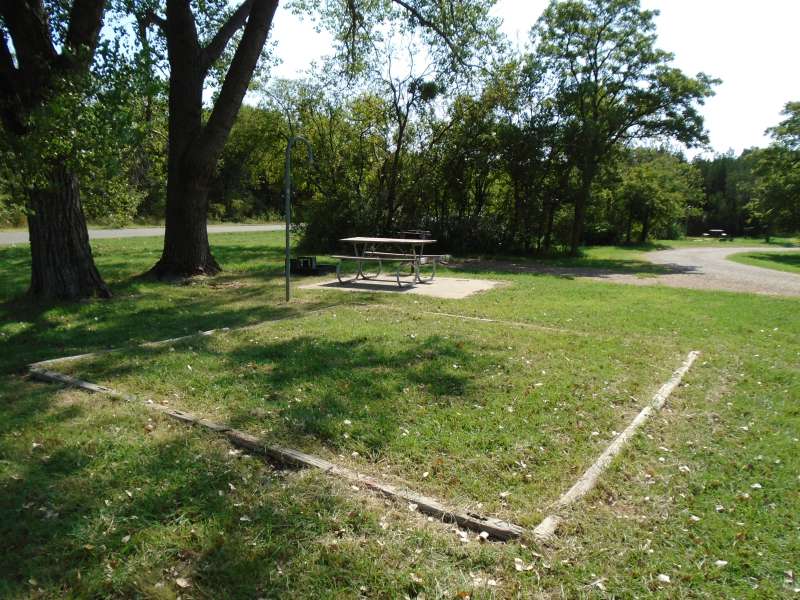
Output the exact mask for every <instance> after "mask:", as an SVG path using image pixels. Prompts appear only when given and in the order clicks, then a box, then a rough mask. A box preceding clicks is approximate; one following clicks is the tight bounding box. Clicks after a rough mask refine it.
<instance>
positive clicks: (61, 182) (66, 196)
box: [28, 167, 111, 300]
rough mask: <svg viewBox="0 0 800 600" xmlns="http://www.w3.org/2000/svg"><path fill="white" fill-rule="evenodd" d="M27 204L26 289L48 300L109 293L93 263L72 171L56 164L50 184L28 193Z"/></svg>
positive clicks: (105, 296) (106, 295)
mask: <svg viewBox="0 0 800 600" xmlns="http://www.w3.org/2000/svg"><path fill="white" fill-rule="evenodd" d="M28 208H29V214H28V230H29V235H30V242H31V285H30V290H29V293H30V294H32V295H34V296H37V297H40V298H47V299H68V300H71V299H75V298H86V297H91V296H100V297H103V298H109V297H111V292H110V291H109V289H108V286H107V285H106V284H105V282H104V281H103V279H102V277H100V273H99V272H98V270H97V267H96V266H95V264H94V259H93V257H92V249H91V246H90V245H89V235H88V232H87V229H86V220H85V218H84V215H83V208H82V207H81V201H80V193H79V189H78V180H77V178H76V177H75V175H73V174H72V173H70V172H69V171H67V170H66V169H65V168H63V167H55V168H54V169H53V170H52V173H51V175H50V178H49V185H48V186H47V187H46V188H44V189H37V190H33V191H31V192H30V194H29V198H28Z"/></svg>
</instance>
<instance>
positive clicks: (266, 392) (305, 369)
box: [76, 330, 491, 455]
mask: <svg viewBox="0 0 800 600" xmlns="http://www.w3.org/2000/svg"><path fill="white" fill-rule="evenodd" d="M268 331H269V330H268ZM266 333H267V332H259V331H258V330H250V331H248V332H247V334H246V335H247V336H248V337H249V336H253V338H254V339H250V340H249V342H243V343H241V344H239V345H236V346H235V347H233V348H230V347H227V346H226V345H223V346H222V348H219V347H218V344H217V341H216V340H213V339H212V338H200V339H196V340H192V342H191V346H190V347H189V346H186V345H180V346H179V345H176V347H173V348H169V349H167V348H160V349H156V348H135V349H132V350H131V351H130V352H126V353H125V355H124V356H122V355H120V354H108V355H104V356H101V357H98V358H97V359H95V360H93V361H91V363H87V364H80V365H78V366H77V367H76V369H77V373H78V374H79V376H82V377H87V378H89V379H91V380H93V381H95V382H98V381H111V382H113V381H119V380H120V379H124V378H126V377H133V378H134V380H141V379H144V380H145V381H146V380H147V379H148V378H150V377H159V374H162V375H161V376H160V379H159V382H158V384H159V385H160V386H163V387H162V389H165V390H169V392H168V393H169V394H170V396H169V399H171V393H173V392H175V391H180V392H183V394H184V395H185V396H186V397H185V398H183V399H181V400H178V401H177V406H178V407H179V408H181V409H184V410H187V411H190V412H195V413H198V414H201V415H203V416H209V415H208V412H209V410H210V408H209V407H224V408H223V413H224V415H223V416H222V417H218V418H221V419H223V420H225V424H227V425H229V426H232V427H236V428H241V429H244V430H246V431H250V432H253V433H257V432H259V431H261V430H263V428H265V427H268V428H269V430H270V433H269V438H270V439H272V440H275V441H280V442H281V443H288V444H292V445H295V446H299V447H305V446H307V445H308V442H311V443H312V445H313V446H318V445H320V444H322V445H324V446H325V447H328V448H331V449H337V448H339V447H340V446H344V445H348V444H349V443H350V442H348V441H347V439H346V438H343V437H342V435H343V433H344V432H345V431H346V432H347V433H348V435H349V436H351V438H350V439H351V440H352V441H357V443H358V444H359V449H360V450H361V451H363V452H364V453H367V454H371V455H377V454H379V453H380V452H381V450H382V449H383V448H384V447H385V446H386V445H387V444H389V443H391V441H392V440H393V439H394V438H395V437H396V436H398V435H400V425H401V424H403V423H408V422H409V414H410V413H411V412H415V411H418V410H420V409H425V408H433V407H441V406H444V405H447V406H451V405H458V404H459V403H461V402H464V398H466V397H468V396H470V387H471V386H472V385H473V375H474V373H475V372H476V371H478V370H479V369H480V368H484V367H485V366H486V365H487V364H488V362H487V361H489V360H490V359H491V357H490V356H489V355H488V354H487V353H486V352H484V353H483V355H482V356H480V357H479V356H478V353H476V352H475V349H474V348H472V347H471V346H468V345H465V343H464V342H462V341H459V340H456V339H449V338H446V337H442V336H438V335H434V336H430V337H428V338H426V339H424V340H420V341H417V340H411V339H409V340H407V341H400V342H398V343H395V344H391V345H388V344H386V343H383V341H382V340H381V339H380V338H377V339H376V338H367V337H363V336H358V337H352V338H349V339H344V340H331V339H326V338H323V337H321V336H312V335H307V334H306V335H300V336H298V337H294V338H291V339H282V340H276V341H270V342H265V339H268V336H267V335H266ZM256 338H258V340H259V341H260V342H262V343H254V342H255V341H256ZM188 362H191V363H192V365H193V366H192V372H191V373H192V375H191V376H190V377H188V376H184V374H185V373H187V370H186V364H187V363H188ZM454 364H455V365H458V368H454V367H453V365H454ZM87 374H91V376H89V375H87ZM164 374H166V375H164ZM122 385H123V386H124V384H122ZM188 386H191V387H188ZM412 390H421V391H422V390H424V392H426V393H425V394H414V395H412V396H407V395H406V394H407V393H409V392H411V391H412ZM120 391H123V392H127V393H132V394H134V395H137V396H138V397H140V398H146V397H147V398H149V397H152V394H153V393H154V390H153V389H121V390H120ZM187 392H188V393H187ZM193 397H196V398H198V400H193V399H192V398H193ZM408 398H413V401H411V400H408ZM423 398H424V399H423ZM471 402H474V399H473V400H472V401H471ZM420 403H422V405H420ZM204 413H205V414H204ZM345 420H347V421H348V422H349V423H350V425H349V426H348V427H347V428H345V429H343V423H344V421H345Z"/></svg>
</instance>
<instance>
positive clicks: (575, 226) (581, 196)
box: [569, 165, 596, 256]
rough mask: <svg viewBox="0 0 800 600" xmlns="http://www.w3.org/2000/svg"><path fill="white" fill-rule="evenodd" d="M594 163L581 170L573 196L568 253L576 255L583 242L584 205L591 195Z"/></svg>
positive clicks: (587, 202)
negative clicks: (573, 206) (576, 191)
mask: <svg viewBox="0 0 800 600" xmlns="http://www.w3.org/2000/svg"><path fill="white" fill-rule="evenodd" d="M595 172H596V170H595V167H594V165H585V166H584V167H583V169H582V170H581V187H580V190H579V191H578V194H577V195H576V196H575V214H574V218H573V219H572V232H571V235H570V243H569V253H570V254H571V255H572V256H577V254H578V251H579V250H580V246H581V242H583V229H584V225H585V223H586V207H587V206H588V204H589V199H590V197H591V195H592V183H593V182H594V175H595Z"/></svg>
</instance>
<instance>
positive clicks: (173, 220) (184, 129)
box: [150, 69, 221, 279]
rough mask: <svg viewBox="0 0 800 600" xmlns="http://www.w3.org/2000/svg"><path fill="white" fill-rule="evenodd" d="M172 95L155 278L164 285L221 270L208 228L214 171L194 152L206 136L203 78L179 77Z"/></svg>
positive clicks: (176, 75)
mask: <svg viewBox="0 0 800 600" xmlns="http://www.w3.org/2000/svg"><path fill="white" fill-rule="evenodd" d="M169 93H170V102H169V104H170V106H169V141H170V143H169V154H168V158H167V209H166V215H165V225H166V228H165V232H164V249H163V251H162V253H161V259H160V260H159V261H158V262H157V263H156V264H155V266H153V268H152V269H151V271H150V272H151V273H152V274H153V275H155V276H156V277H159V278H162V279H169V278H180V277H190V276H193V275H216V274H217V273H219V272H220V270H221V269H220V266H219V264H217V261H216V260H215V259H214V256H213V255H212V254H211V246H210V245H209V243H208V231H207V227H206V217H207V214H208V182H209V180H210V177H211V174H212V173H211V171H212V168H213V167H212V166H209V165H207V164H202V163H201V161H199V160H198V159H197V158H196V155H195V153H194V152H193V150H196V146H197V144H198V143H199V138H200V137H201V135H202V131H203V73H198V72H197V71H195V70H191V69H189V70H177V71H175V72H174V73H173V74H172V75H171V78H170V92H169ZM212 165H213V163H212Z"/></svg>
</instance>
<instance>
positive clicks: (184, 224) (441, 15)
mask: <svg viewBox="0 0 800 600" xmlns="http://www.w3.org/2000/svg"><path fill="white" fill-rule="evenodd" d="M146 3H149V4H150V5H151V10H149V11H147V15H146V16H147V19H146V20H147V22H149V23H151V24H154V25H156V26H158V27H159V28H160V30H161V31H162V32H163V33H164V36H165V37H166V41H167V54H168V61H169V68H170V91H169V159H168V163H169V164H168V184H167V208H166V233H165V237H164V250H163V253H162V256H161V259H160V260H159V261H158V263H157V264H156V265H155V266H154V267H153V269H152V272H153V273H154V274H155V275H157V276H159V277H176V276H177V277H180V276H187V275H196V274H215V273H217V272H218V271H219V270H220V267H219V264H218V263H217V261H216V260H215V259H214V257H213V255H212V253H211V249H210V247H209V244H208V235H207V233H206V216H207V211H208V191H209V181H210V179H211V176H212V174H213V171H214V168H215V165H216V163H217V160H218V158H219V156H220V152H221V150H222V148H223V146H224V144H225V141H226V139H227V137H228V135H229V133H230V130H231V127H232V125H233V122H234V120H235V119H236V115H237V113H238V111H239V108H240V106H241V103H242V100H243V99H244V95H245V93H246V91H247V88H248V85H249V83H250V80H251V78H252V76H253V72H254V70H255V68H256V64H257V62H258V59H259V56H260V55H261V53H262V50H263V48H264V44H265V43H266V40H267V36H268V33H269V30H270V27H271V25H272V19H273V17H274V15H275V11H276V9H277V7H278V3H279V0H245V1H244V2H242V3H241V4H239V5H238V7H237V8H236V9H235V10H234V11H233V12H231V13H230V14H229V16H228V17H227V19H222V20H220V19H217V18H209V17H208V16H207V15H205V14H200V15H199V16H200V17H201V19H200V20H198V19H197V18H196V16H195V14H194V11H193V10H192V3H191V2H190V0H166V7H165V12H164V15H163V16H161V14H159V11H158V10H152V8H153V7H152V4H153V1H152V0H146ZM492 3H493V2H492V0H463V1H461V2H458V3H442V2H439V1H438V0H391V2H390V3H388V4H387V3H381V2H373V1H372V0H333V1H330V2H321V1H320V0H299V1H298V2H297V4H296V6H297V7H299V8H302V9H305V10H307V11H309V12H310V13H313V14H315V15H318V16H319V17H320V18H321V20H322V21H323V22H324V23H325V24H326V25H327V26H329V27H331V28H332V29H334V30H335V31H336V34H337V39H338V40H339V42H340V43H341V45H342V48H345V49H346V53H347V54H348V56H350V57H351V58H354V61H353V62H354V63H355V62H357V60H358V57H359V56H361V55H362V52H363V51H364V49H365V44H369V43H371V37H372V36H374V35H379V34H378V32H377V31H376V29H375V28H374V27H373V25H375V24H376V23H379V22H381V21H383V20H385V19H389V18H394V19H400V20H404V22H405V23H406V24H408V25H409V26H411V27H421V28H422V29H423V30H425V31H426V32H429V33H430V36H432V38H433V39H435V40H437V41H438V44H436V43H433V42H432V47H434V49H441V48H442V47H445V48H447V49H449V50H451V51H452V55H453V56H454V57H456V58H457V60H458V61H459V62H463V61H465V60H466V59H467V58H468V56H469V51H468V48H469V47H470V46H473V47H474V46H478V45H480V44H481V43H484V42H485V40H484V42H482V41H481V35H480V34H481V31H482V27H485V26H486V25H489V24H493V23H494V21H493V20H492V19H491V18H489V17H488V10H489V8H490V6H491V4H492ZM226 4H227V3H226V2H225V1H224V0H215V2H210V3H209V2H206V3H205V6H206V8H208V7H209V6H211V5H214V6H215V7H216V9H217V10H216V11H211V12H212V14H214V15H218V14H219V9H220V7H224V6H226ZM155 8H159V7H158V6H156V7H155ZM220 23H221V24H220ZM465 24H472V26H469V27H468V26H465ZM217 25H218V26H217ZM214 26H217V29H216V33H214V34H213V35H207V34H208V31H209V30H211V29H212V28H213V27H214ZM242 28H244V29H243V33H242V34H241V37H240V39H239V42H238V45H237V47H236V50H235V52H234V53H233V56H232V58H231V60H230V66H229V67H228V69H227V72H226V73H225V74H224V77H223V78H222V79H223V82H222V85H221V88H220V90H219V94H218V95H217V96H216V100H215V101H214V104H213V107H212V108H211V110H210V111H209V114H208V118H207V119H206V120H205V122H204V118H203V117H204V111H203V91H204V87H205V83H206V80H207V78H208V76H209V73H210V72H211V70H212V69H213V68H214V67H218V66H219V61H220V58H221V57H222V56H223V53H224V52H225V51H226V48H227V46H228V44H229V42H230V41H231V39H232V38H233V37H234V36H235V35H236V34H237V32H238V31H239V30H241V29H242ZM201 40H205V41H201ZM434 54H436V52H435V53H434Z"/></svg>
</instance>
